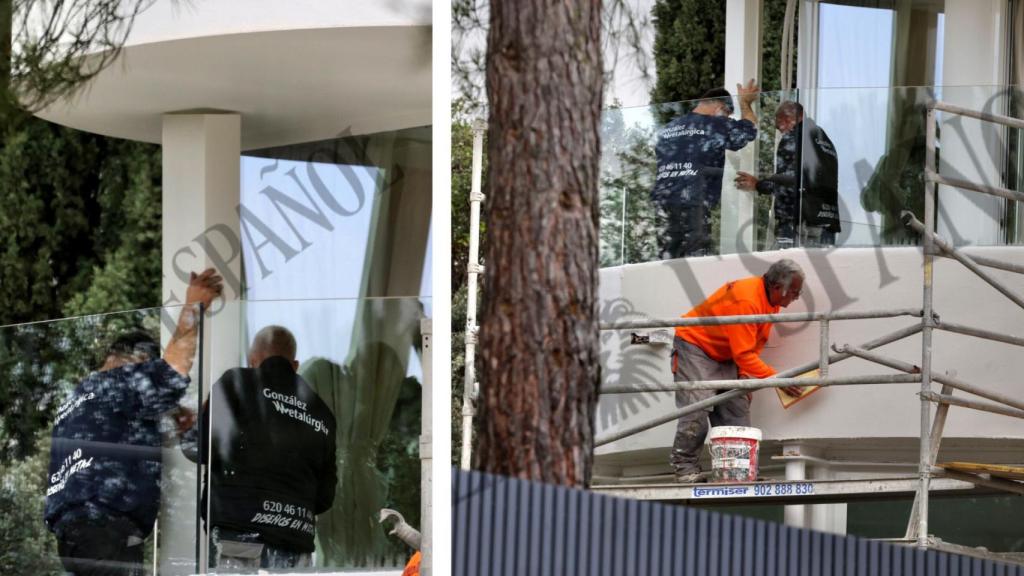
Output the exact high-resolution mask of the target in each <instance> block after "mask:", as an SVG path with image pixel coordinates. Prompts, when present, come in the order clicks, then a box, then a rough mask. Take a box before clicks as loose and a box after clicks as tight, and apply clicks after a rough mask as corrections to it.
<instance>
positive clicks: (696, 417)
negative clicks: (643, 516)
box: [669, 336, 750, 475]
mask: <svg viewBox="0 0 1024 576" xmlns="http://www.w3.org/2000/svg"><path fill="white" fill-rule="evenodd" d="M672 362H673V370H674V372H673V374H672V377H673V380H674V381H676V382H694V381H698V380H734V379H736V378H737V376H738V373H737V370H736V364H735V363H733V362H732V361H731V360H730V361H727V362H718V361H717V360H713V359H711V358H708V355H707V354H705V353H704V351H703V350H701V349H700V348H698V347H697V346H694V345H693V344H690V343H689V342H687V341H685V340H683V339H682V338H679V337H678V336H677V337H676V338H675V340H674V341H673V343H672ZM721 392H724V390H677V391H676V407H677V408H682V407H683V406H687V405H689V404H693V403H694V402H699V401H701V400H706V399H708V398H711V397H712V396H714V395H716V394H719V393H721ZM709 419H710V420H711V426H750V397H749V395H746V394H745V395H743V396H740V397H738V398H733V399H732V400H729V401H727V402H722V403H721V404H717V405H715V406H711V407H709V408H705V409H704V410H698V411H696V412H690V413H689V414H685V415H683V416H682V417H680V418H679V423H678V424H677V426H676V438H675V441H674V442H673V443H672V454H671V456H670V457H669V461H670V463H671V464H672V468H673V469H675V472H676V474H677V475H678V474H692V473H695V472H700V466H699V465H698V464H697V461H698V460H699V459H700V453H701V450H702V449H703V448H704V439H705V438H706V437H707V435H708V420H709Z"/></svg>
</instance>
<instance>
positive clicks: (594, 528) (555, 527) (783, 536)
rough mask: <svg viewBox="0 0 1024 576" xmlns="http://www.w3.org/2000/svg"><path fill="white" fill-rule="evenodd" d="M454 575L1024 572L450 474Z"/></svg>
mask: <svg viewBox="0 0 1024 576" xmlns="http://www.w3.org/2000/svg"><path fill="white" fill-rule="evenodd" d="M452 508H453V509H452V567H453V574H454V575H455V576H477V575H480V576H520V575H521V576H527V575H529V576H574V575H581V576H582V575H588V576H629V575H635V576H658V575H662V574H664V575H669V574H671V575H674V576H680V575H685V576H690V575H694V576H882V575H886V576H889V575H891V576H918V575H929V576H931V575H937V576H947V575H948V576H975V575H977V576H1024V566H1019V565H1012V564H1005V563H1001V562H995V561H991V560H982V559H978V558H972V557H968V556H961V555H957V554H950V553H946V552H938V551H934V550H928V551H922V550H918V549H916V548H909V547H905V546H897V545H892V544H887V543H883V542H878V541H873V540H865V539H863V538H857V537H853V536H838V535H834V534H826V533H823V532H815V531H812V530H804V529H799V528H791V527H787V526H784V525H781V524H776V523H772V522H764V521H761V520H754V519H751V518H744V517H740V516H730V515H726V514H720V513H716V512H709V511H707V510H699V509H695V508H688V507H683V506H671V505H666V504H658V503H653V502H641V501H635V500H626V499H621V498H613V497H609V496H603V495H599V494H594V493H591V492H587V491H583V490H572V489H567V488H563V487H559V486H552V485H547V484H540V483H535V482H527V481H523V480H517V479H512V478H505V477H500V476H493V475H489V474H483V473H480V472H464V471H460V470H457V471H455V472H453V485H452Z"/></svg>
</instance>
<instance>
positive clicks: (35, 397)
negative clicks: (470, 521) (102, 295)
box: [0, 298, 431, 575]
mask: <svg viewBox="0 0 1024 576" xmlns="http://www.w3.org/2000/svg"><path fill="white" fill-rule="evenodd" d="M430 306H431V303H430V299H429V298H426V299H417V298H376V299H351V300H302V301H234V302H229V303H219V302H218V303H215V304H214V306H213V307H212V309H211V310H209V311H208V312H207V313H206V314H205V315H204V317H203V322H204V328H203V330H202V336H201V337H199V336H198V333H197V339H196V342H194V343H193V345H194V348H192V349H189V348H188V347H187V346H186V347H185V348H184V349H182V348H181V345H180V344H171V346H177V347H178V352H177V353H171V352H170V351H165V352H164V353H163V357H164V359H163V360H159V359H158V355H159V354H160V353H161V348H166V347H167V346H168V342H169V341H172V338H171V335H172V334H174V333H175V330H174V327H175V324H176V322H177V321H178V318H179V316H180V315H181V314H182V308H181V307H178V308H165V309H147V310H139V311H132V312H124V313H115V314H106V315H100V316H89V317H83V318H74V319H66V320H58V321H52V322H40V323H33V324H24V325H16V326H7V327H0V378H2V379H3V388H2V393H3V403H2V405H3V411H2V414H0V423H2V427H0V449H2V452H0V523H3V525H4V526H5V528H4V530H5V532H4V534H5V535H4V537H3V542H2V543H0V544H2V545H3V547H4V556H3V567H4V568H5V570H4V571H3V573H7V569H11V570H16V571H14V572H10V573H24V574H43V575H48V574H54V575H57V574H64V573H65V570H70V569H71V568H72V567H74V564H68V563H69V562H72V563H73V562H79V561H81V562H87V563H89V565H91V566H93V567H96V566H97V564H96V563H97V562H99V566H102V567H107V568H116V567H122V568H124V567H126V566H130V567H134V568H138V569H139V570H141V571H142V573H145V574H197V573H222V574H228V573H230V574H245V573H252V574H255V573H256V572H257V570H259V569H261V568H260V566H261V565H263V566H265V567H264V568H262V569H264V570H267V571H269V572H270V573H310V572H332V573H333V572H344V571H348V570H351V569H355V570H357V571H365V570H366V569H377V570H379V569H384V570H385V572H392V571H393V572H395V573H398V572H400V571H401V567H402V566H403V565H404V564H405V562H406V561H407V560H408V558H409V556H411V554H412V553H413V551H414V550H413V549H412V548H411V547H410V546H409V545H408V544H406V543H405V542H403V541H402V540H400V539H398V538H396V537H395V536H392V535H389V532H390V531H391V529H392V528H393V521H389V522H388V523H387V524H381V522H380V514H381V510H382V509H384V508H390V509H393V510H396V511H397V512H399V513H401V514H402V515H403V516H404V518H405V520H406V522H408V524H409V525H410V526H412V527H413V528H415V529H420V528H421V526H420V480H421V479H420V460H419V437H420V425H421V409H420V406H421V404H420V402H421V386H422V383H423V370H422V347H421V323H420V320H421V319H422V318H425V317H428V316H429V315H430ZM185 315H186V316H188V317H190V318H191V317H193V316H197V314H195V311H193V310H191V308H190V309H189V310H188V311H186V312H185ZM268 326H280V327H283V328H285V329H286V330H287V332H283V331H281V330H275V329H271V330H265V329H266V328H267V327H268ZM178 333H179V334H181V332H180V331H179V332H178ZM288 333H290V334H292V335H293V337H294V343H295V349H294V352H290V350H289V344H288V342H289V341H291V339H290V338H289V337H288V336H287V334H288ZM161 335H162V336H163V337H162V339H161ZM161 340H162V342H163V345H162V346H161ZM181 341H182V339H181V338H178V342H181ZM190 350H195V352H194V353H192V354H189V353H187V352H189V351H190ZM291 354H294V358H295V362H294V363H293V362H291V361H290V360H289V358H290V357H291ZM154 358H157V359H156V360H154ZM179 371H188V372H189V373H190V378H184V377H182V376H180V375H179V374H178V372H179ZM211 390H212V392H211ZM204 422H205V424H206V425H205V426H203V425H202V423H204ZM203 447H205V449H204V448H203ZM199 462H206V464H207V465H205V466H200V465H199V464H198V463H199ZM122 544H123V545H122ZM97 558H100V559H101V560H97ZM76 559H78V560H76Z"/></svg>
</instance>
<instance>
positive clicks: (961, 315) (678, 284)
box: [597, 247, 1024, 465]
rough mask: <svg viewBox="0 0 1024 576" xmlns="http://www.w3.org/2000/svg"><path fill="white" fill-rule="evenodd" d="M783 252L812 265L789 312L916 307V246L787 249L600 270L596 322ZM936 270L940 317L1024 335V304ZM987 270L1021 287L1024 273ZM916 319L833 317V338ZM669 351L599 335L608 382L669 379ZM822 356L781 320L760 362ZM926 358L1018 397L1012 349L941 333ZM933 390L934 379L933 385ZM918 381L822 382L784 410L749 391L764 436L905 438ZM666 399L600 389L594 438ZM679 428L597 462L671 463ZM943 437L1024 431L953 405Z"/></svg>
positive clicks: (909, 345)
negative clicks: (653, 460)
mask: <svg viewBox="0 0 1024 576" xmlns="http://www.w3.org/2000/svg"><path fill="white" fill-rule="evenodd" d="M971 253H979V254H982V253H983V254H985V255H986V256H991V257H995V258H1000V259H1002V260H1006V261H1013V262H1017V263H1022V262H1024V249H1021V248H1014V247H994V248H975V249H973V250H971ZM782 257H788V258H792V259H794V260H796V261H797V262H799V263H800V264H801V265H802V266H803V267H804V270H805V272H806V273H807V282H806V283H805V285H804V291H803V297H802V299H801V300H799V301H798V302H796V303H794V304H793V305H792V306H790V307H789V308H788V309H786V310H785V312H800V311H808V310H813V311H824V310H868V309H879V308H901V307H912V308H916V307H920V306H921V293H922V288H921V262H922V259H921V253H920V251H919V250H918V249H916V248H885V249H882V250H876V249H870V248H863V249H837V250H833V251H831V252H828V251H821V250H806V251H805V250H787V251H784V252H770V253H759V254H747V255H730V256H724V257H720V258H719V257H706V258H692V259H689V260H676V261H669V262H656V263H650V264H639V265H631V266H623V267H616V268H609V269H605V270H603V271H602V273H601V294H602V301H603V306H602V320H610V319H614V318H620V319H621V318H628V317H631V316H634V315H636V316H650V317H671V316H679V315H681V314H683V313H685V312H686V311H687V310H689V309H690V308H691V307H692V305H693V304H695V303H696V302H697V301H699V300H702V299H703V298H704V296H706V295H707V294H710V293H711V292H712V291H714V290H715V289H717V288H718V287H719V286H720V285H721V284H723V283H724V282H726V281H729V280H732V279H736V278H740V277H744V276H749V275H754V274H758V275H759V274H761V273H763V272H764V271H765V270H766V269H767V267H768V266H769V265H770V264H771V263H772V262H773V261H775V260H777V259H779V258H782ZM935 270H936V271H935V279H936V284H935V310H936V312H937V313H938V314H940V316H941V318H942V319H945V320H947V321H950V322H957V323H961V324H968V325H972V326H978V327H983V328H987V329H990V330H996V331H999V332H1003V333H1008V334H1015V335H1018V336H1024V310H1020V309H1018V308H1017V307H1016V306H1015V305H1014V304H1012V303H1011V302H1010V301H1009V300H1007V299H1006V298H1005V297H1003V296H1002V295H1001V294H999V293H998V292H996V291H995V290H994V289H993V288H991V287H990V286H988V285H987V284H985V283H984V282H983V281H982V280H981V279H979V278H978V277H976V276H974V275H973V274H972V273H971V272H969V271H967V270H966V269H965V268H963V267H962V266H961V265H960V264H959V263H956V262H954V261H951V260H946V259H937V261H936V267H935ZM993 272H994V273H995V274H996V276H998V277H1000V278H1002V279H1004V281H1005V282H1007V283H1009V285H1010V286H1013V287H1015V288H1016V289H1017V290H1018V292H1019V293H1022V294H1024V276H1017V275H1014V274H1011V273H1008V272H1000V271H993ZM915 321H918V320H917V319H915V318H896V319H884V320H857V321H843V322H834V323H832V326H831V341H832V342H836V343H840V344H842V343H849V344H855V345H856V344H860V343H863V342H866V341H868V340H871V339H873V338H876V337H878V336H880V335H882V334H884V333H886V332H890V331H893V330H895V329H898V328H902V327H904V326H909V325H911V324H913V323H915ZM920 342H921V339H920V336H913V337H910V338H907V339H906V340H904V341H901V342H898V343H894V344H891V345H889V346H886V347H883V348H881V349H879V351H880V352H884V353H885V354H887V355H890V356H894V357H896V358H900V359H902V360H905V361H908V362H913V363H914V364H920V355H921V344H920ZM668 353H669V347H667V346H653V345H651V346H647V345H629V332H627V331H623V332H605V333H603V335H602V358H603V359H604V364H603V370H604V380H605V383H610V382H623V383H627V382H628V383H638V382H650V381H666V380H670V379H671V374H670V373H669V366H668V364H669V360H668ZM817 356H818V327H817V324H816V323H812V324H806V325H795V324H793V325H781V328H779V327H777V328H776V329H775V330H774V331H773V335H772V338H771V340H770V341H769V343H768V346H767V348H766V349H765V353H764V358H765V360H767V361H768V362H769V363H771V364H772V365H773V366H775V367H776V368H777V369H785V368H787V367H790V366H795V365H798V364H802V363H805V362H808V361H812V360H815V359H816V358H817ZM933 366H934V368H935V369H936V370H939V371H945V370H951V369H955V370H956V371H957V375H958V376H959V377H960V378H962V379H964V380H967V381H969V382H972V383H975V384H977V385H980V386H985V387H991V388H992V389H993V390H998V391H1000V392H1002V393H1004V394H1009V395H1016V396H1021V397H1024V394H1022V392H1021V390H1022V388H1021V386H1022V383H1021V380H1020V374H1022V373H1024V354H1022V353H1021V350H1020V349H1018V348H1016V347H1013V346H1009V345H1006V344H1000V343H994V342H988V341H983V340H979V339H976V338H971V337H968V336H960V335H955V334H949V333H944V332H940V331H936V332H935V336H934V360H933ZM879 373H893V371H891V370H889V369H887V368H884V367H881V366H875V365H874V364H871V363H867V362H864V361H861V360H859V359H850V360H846V361H843V362H841V363H839V364H835V365H834V366H833V367H832V375H835V376H845V375H857V374H879ZM938 388H939V387H938V386H934V389H935V390H936V391H938ZM917 390H918V385H917V384H899V385H885V386H882V385H876V386H845V387H833V388H827V389H823V390H819V391H818V392H817V393H815V394H814V395H812V396H810V397H808V398H807V399H805V400H803V401H802V402H800V403H799V404H797V405H795V406H794V407H792V408H790V409H789V410H783V409H782V407H781V405H780V404H779V402H778V399H777V397H776V395H775V393H774V391H770V390H762V391H759V392H756V393H755V394H754V401H753V414H752V416H753V425H754V426H758V427H760V428H762V429H763V430H764V433H765V439H766V440H795V439H828V442H825V444H844V443H845V444H850V443H849V442H848V441H849V440H850V439H862V440H863V439H869V438H876V439H882V438H885V439H894V438H895V439H899V438H903V439H906V442H905V444H906V445H907V446H910V445H912V444H916V439H917V437H918V431H919V426H920V402H919V400H918V397H917V396H916V392H917ZM957 394H962V393H959V392H958V393H957ZM673 408H674V403H673V398H672V395H671V393H659V394H644V395H630V396H605V397H603V398H602V400H601V403H600V406H599V408H598V416H597V418H598V435H599V436H600V435H602V434H605V433H608V432H610V431H613V430H616V429H619V428H621V427H624V426H630V425H633V424H635V423H637V422H640V421H641V420H643V419H648V420H649V419H650V418H651V417H653V416H657V415H661V414H667V413H668V412H669V411H671V410H672V409H673ZM674 427H675V423H674V422H672V423H670V424H666V425H662V426H659V427H657V428H655V429H652V430H648V431H647V432H644V433H641V434H639V435H635V436H632V437H629V438H626V439H623V440H620V441H618V442H615V443H612V444H609V445H607V446H604V447H601V448H599V449H598V458H599V462H600V461H601V460H602V459H603V460H605V461H606V462H609V461H615V462H617V463H618V464H620V465H621V464H623V463H625V462H628V461H629V460H630V458H631V456H630V455H631V454H632V455H636V456H637V457H638V458H640V459H644V460H647V461H648V463H649V462H650V459H651V458H658V459H659V461H660V460H665V461H666V463H667V457H668V448H669V447H670V446H671V443H672V434H673V431H674ZM944 438H946V439H953V440H952V442H950V443H949V445H950V446H954V445H957V444H958V441H957V440H956V439H957V438H961V439H967V438H970V439H977V441H978V442H979V443H984V441H985V440H992V442H994V443H996V444H1001V443H999V442H996V441H995V440H994V439H1000V438H1010V439H1024V420H1018V419H1014V418H1009V417H1004V416H998V415H994V414H989V413H986V412H978V411H973V410H968V409H965V408H956V407H954V408H952V409H951V412H950V416H949V420H948V421H947V425H946V432H945V435H944ZM911 440H913V442H911ZM898 443H903V442H899V441H898ZM867 444H872V443H871V442H867ZM874 444H876V445H877V443H874ZM882 444H884V442H883V443H882ZM960 444H961V445H962V443H960ZM1018 446H1019V444H1018ZM642 452H643V457H641V453H642ZM662 455H663V456H664V457H663V458H662V457H661V456H662Z"/></svg>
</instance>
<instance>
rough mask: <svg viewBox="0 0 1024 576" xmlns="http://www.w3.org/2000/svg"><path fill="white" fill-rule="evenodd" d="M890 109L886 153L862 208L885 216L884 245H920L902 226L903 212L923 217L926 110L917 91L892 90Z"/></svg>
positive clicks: (869, 181)
mask: <svg viewBox="0 0 1024 576" xmlns="http://www.w3.org/2000/svg"><path fill="white" fill-rule="evenodd" d="M889 108H890V110H889V121H888V133H889V138H888V142H887V143H886V152H885V154H883V155H882V157H881V158H879V159H878V163H877V164H876V166H875V170H874V172H873V173H872V174H871V177H870V178H869V179H868V182H867V185H865V186H864V190H863V191H862V192H861V205H862V206H863V207H864V209H865V210H867V211H869V212H878V213H880V214H881V215H882V223H881V238H880V240H881V243H882V244H885V245H894V244H917V243H918V242H919V238H918V236H917V234H915V233H913V232H909V231H908V230H907V229H906V228H905V227H904V226H903V224H902V222H901V221H900V212H902V211H903V210H910V211H911V212H913V213H914V214H916V215H917V217H918V218H923V217H924V189H925V186H924V161H925V125H924V120H925V110H924V106H923V104H921V103H919V102H917V98H916V89H895V90H893V92H892V95H891V97H890V104H889ZM936 140H938V130H936Z"/></svg>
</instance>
